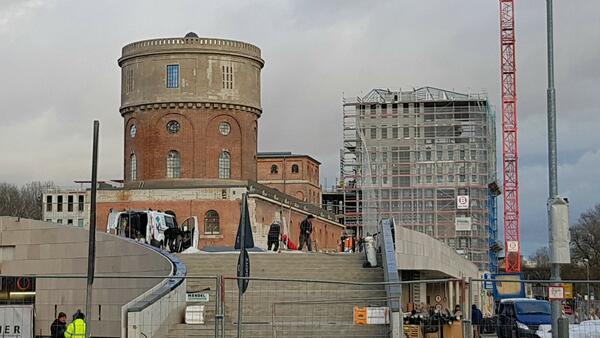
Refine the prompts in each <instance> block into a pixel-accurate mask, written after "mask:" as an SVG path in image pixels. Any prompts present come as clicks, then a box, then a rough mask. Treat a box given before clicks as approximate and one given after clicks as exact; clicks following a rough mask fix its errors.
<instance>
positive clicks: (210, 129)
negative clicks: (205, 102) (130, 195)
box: [124, 107, 258, 182]
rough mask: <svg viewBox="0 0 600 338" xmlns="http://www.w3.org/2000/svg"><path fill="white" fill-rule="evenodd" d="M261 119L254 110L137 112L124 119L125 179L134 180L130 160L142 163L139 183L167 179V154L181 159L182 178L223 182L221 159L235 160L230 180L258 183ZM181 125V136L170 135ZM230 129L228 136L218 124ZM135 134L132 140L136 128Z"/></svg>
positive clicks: (127, 180) (208, 109)
mask: <svg viewBox="0 0 600 338" xmlns="http://www.w3.org/2000/svg"><path fill="white" fill-rule="evenodd" d="M257 120H258V115H256V114H255V113H252V112H249V111H242V110H236V109H215V108H175V107H174V108H171V109H169V108H159V109H150V110H144V111H140V110H136V111H134V112H131V113H127V114H125V115H124V121H125V122H124V123H125V126H124V139H125V149H124V178H125V181H126V182H130V179H131V160H130V159H131V155H132V154H134V153H135V155H136V160H137V181H143V180H156V179H165V178H166V177H167V163H166V161H167V160H166V159H167V154H168V153H169V151H171V150H176V151H178V152H179V154H180V157H181V178H219V172H218V165H219V162H218V161H219V155H220V154H221V152H222V151H224V150H226V151H228V152H229V154H230V155H231V178H232V179H247V180H256V137H257V125H258V124H257ZM169 121H177V122H179V125H180V130H179V132H177V133H175V134H173V133H170V132H169V131H168V130H167V123H168V122H169ZM221 122H227V123H229V125H230V126H231V131H230V133H229V135H226V136H225V135H222V134H221V133H220V132H219V124H220V123H221ZM134 124H135V126H136V130H137V132H136V135H135V137H133V138H132V137H131V134H130V130H131V126H132V125H134Z"/></svg>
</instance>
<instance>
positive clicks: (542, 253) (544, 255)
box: [529, 246, 550, 268]
mask: <svg viewBox="0 0 600 338" xmlns="http://www.w3.org/2000/svg"><path fill="white" fill-rule="evenodd" d="M529 260H530V261H531V262H532V263H533V264H534V265H535V267H538V268H546V267H548V266H549V265H550V256H549V252H548V247H545V246H543V247H541V248H538V249H537V250H536V251H535V253H534V254H533V255H531V256H529Z"/></svg>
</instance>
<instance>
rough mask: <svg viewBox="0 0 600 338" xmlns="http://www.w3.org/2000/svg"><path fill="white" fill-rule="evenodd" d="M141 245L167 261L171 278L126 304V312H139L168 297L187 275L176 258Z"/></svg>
mask: <svg viewBox="0 0 600 338" xmlns="http://www.w3.org/2000/svg"><path fill="white" fill-rule="evenodd" d="M128 240H129V239H128ZM142 245H143V246H144V247H146V248H149V249H151V250H154V251H155V252H157V253H158V254H160V255H162V256H163V257H165V258H166V259H167V260H169V262H170V263H171V265H172V268H173V270H172V272H171V276H166V277H165V279H164V280H163V281H162V282H161V283H159V284H158V285H157V286H156V287H155V288H153V289H151V290H150V292H147V293H145V294H142V295H141V297H138V299H134V300H133V301H132V302H130V303H129V304H127V312H139V311H142V310H144V309H145V308H147V307H148V306H150V305H152V304H154V302H156V301H157V300H159V299H160V298H162V297H164V296H166V295H168V294H169V293H170V292H171V291H173V290H174V289H175V288H177V287H178V286H179V285H180V284H181V283H183V281H184V280H185V277H186V275H187V267H186V266H185V264H183V262H182V261H181V260H180V259H179V258H178V257H177V256H175V255H173V254H171V253H169V252H166V251H164V250H161V249H159V248H157V247H154V246H152V245H149V244H142Z"/></svg>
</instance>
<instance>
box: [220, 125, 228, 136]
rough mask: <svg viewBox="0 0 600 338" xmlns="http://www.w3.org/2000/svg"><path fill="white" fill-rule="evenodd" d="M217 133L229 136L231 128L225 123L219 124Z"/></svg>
mask: <svg viewBox="0 0 600 338" xmlns="http://www.w3.org/2000/svg"><path fill="white" fill-rule="evenodd" d="M219 132H220V133H221V135H225V136H227V135H229V132H231V126H230V125H229V123H227V122H221V123H219Z"/></svg>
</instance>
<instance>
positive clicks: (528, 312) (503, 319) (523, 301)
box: [496, 298, 552, 338]
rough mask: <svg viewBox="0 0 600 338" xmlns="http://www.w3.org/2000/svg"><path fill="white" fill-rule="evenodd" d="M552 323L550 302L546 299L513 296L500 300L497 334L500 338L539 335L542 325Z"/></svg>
mask: <svg viewBox="0 0 600 338" xmlns="http://www.w3.org/2000/svg"><path fill="white" fill-rule="evenodd" d="M551 323H552V316H551V311H550V303H549V302H548V301H546V300H537V299H530V298H512V299H503V300H501V301H500V306H499V308H498V325H497V326H496V334H497V335H498V337H499V338H508V337H510V338H512V337H538V336H537V335H536V332H537V330H538V328H539V326H540V325H547V324H551Z"/></svg>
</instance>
